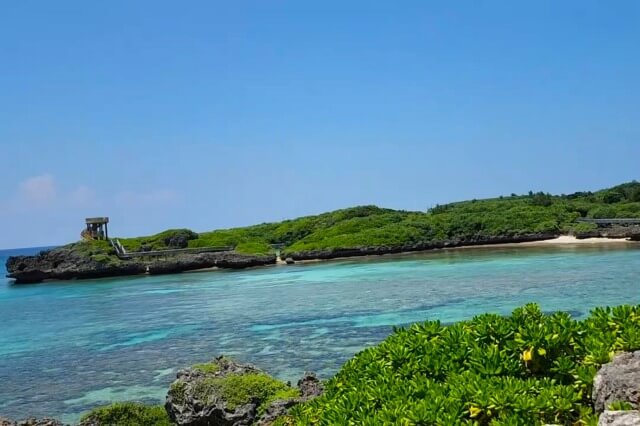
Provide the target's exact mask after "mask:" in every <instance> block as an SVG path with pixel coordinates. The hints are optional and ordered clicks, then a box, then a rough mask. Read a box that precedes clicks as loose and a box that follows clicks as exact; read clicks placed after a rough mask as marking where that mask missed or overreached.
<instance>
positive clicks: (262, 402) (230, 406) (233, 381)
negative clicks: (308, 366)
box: [165, 357, 323, 426]
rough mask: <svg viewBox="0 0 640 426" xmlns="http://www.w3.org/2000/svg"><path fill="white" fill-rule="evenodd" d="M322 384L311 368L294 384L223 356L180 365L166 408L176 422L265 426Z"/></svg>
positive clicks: (311, 395) (196, 425)
mask: <svg viewBox="0 0 640 426" xmlns="http://www.w3.org/2000/svg"><path fill="white" fill-rule="evenodd" d="M322 389H323V388H322V385H321V383H320V381H319V380H318V379H317V378H316V377H315V375H314V374H313V373H306V374H305V376H304V377H303V378H302V379H301V380H300V381H299V382H298V388H297V389H296V388H292V387H290V386H289V385H288V384H284V383H282V382H279V381H277V380H275V379H273V378H271V377H270V376H268V375H267V374H265V373H264V372H262V371H261V370H260V369H258V368H257V367H255V366H253V365H251V364H242V363H238V362H236V361H233V360H231V359H229V358H225V357H219V358H217V359H215V360H214V361H212V362H210V363H208V364H201V365H195V366H193V367H191V368H187V369H184V370H180V371H179V372H178V375H177V379H176V381H174V382H173V383H172V384H171V387H170V388H169V392H168V394H167V400H166V403H165V408H166V410H167V413H168V414H169V417H170V418H171V420H172V421H173V422H175V423H176V424H178V425H194V426H200V425H202V426H204V425H224V426H243V425H263V426H266V425H269V424H271V423H272V422H273V421H274V420H275V419H276V418H278V417H280V416H282V415H284V414H286V413H287V412H288V410H289V408H291V407H292V406H294V405H296V404H298V403H300V402H304V401H308V400H309V399H311V398H314V397H316V396H319V395H320V394H321V393H322Z"/></svg>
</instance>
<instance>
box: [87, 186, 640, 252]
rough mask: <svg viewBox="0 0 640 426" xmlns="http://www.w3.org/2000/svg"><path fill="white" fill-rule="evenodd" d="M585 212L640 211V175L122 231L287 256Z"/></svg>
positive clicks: (551, 231) (502, 228)
mask: <svg viewBox="0 0 640 426" xmlns="http://www.w3.org/2000/svg"><path fill="white" fill-rule="evenodd" d="M578 218H640V183H638V182H635V181H634V182H630V183H626V184H622V185H618V186H615V187H613V188H609V189H605V190H601V191H597V192H576V193H574V194H569V195H550V194H545V193H542V192H538V193H534V192H530V193H529V194H525V195H515V194H512V195H511V196H506V197H499V198H492V199H484V200H471V201H462V202H456V203H450V204H444V205H437V206H435V207H433V208H431V209H429V210H428V211H426V212H409V211H400V210H391V209H384V208H379V207H376V206H360V207H353V208H348V209H343V210H336V211H333V212H329V213H324V214H320V215H316V216H306V217H301V218H298V219H292V220H285V221H282V222H278V223H263V224H260V225H254V226H248V227H242V228H233V229H221V230H216V231H211V232H204V233H200V234H197V233H195V232H192V231H190V230H186V229H177V230H168V231H164V232H161V233H159V234H156V235H152V236H148V237H138V238H121V239H120V242H121V243H122V245H123V246H124V247H125V248H126V249H127V250H128V251H141V250H163V249H168V248H176V247H190V248H204V247H221V246H235V247H236V251H237V252H240V253H246V254H267V253H273V250H274V249H273V248H272V247H273V245H279V246H281V247H283V248H282V253H283V255H284V256H286V255H288V254H292V253H300V252H313V251H317V250H340V249H356V248H362V247H388V248H394V247H409V246H421V245H422V246H426V245H429V244H432V243H437V242H442V241H472V240H479V239H484V240H490V239H493V238H510V237H513V238H517V237H520V236H526V235H534V234H548V235H560V234H571V233H585V232H589V231H593V230H594V229H595V226H594V225H592V224H587V223H576V220H577V219H578ZM176 242H177V243H178V244H176ZM80 244H81V245H82V244H84V246H85V247H86V248H87V249H89V250H90V251H91V252H92V253H93V256H96V254H98V255H100V254H112V253H113V251H112V250H111V248H110V247H109V246H108V245H106V244H105V243H104V242H90V243H80ZM101 259H102V260H103V261H106V260H107V259H106V258H104V257H103V258H101Z"/></svg>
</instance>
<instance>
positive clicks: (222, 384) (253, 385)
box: [194, 373, 299, 410]
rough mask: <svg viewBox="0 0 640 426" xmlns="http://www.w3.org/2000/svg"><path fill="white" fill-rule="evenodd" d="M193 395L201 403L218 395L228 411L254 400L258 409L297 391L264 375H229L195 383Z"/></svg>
mask: <svg viewBox="0 0 640 426" xmlns="http://www.w3.org/2000/svg"><path fill="white" fill-rule="evenodd" d="M194 394H195V395H196V396H197V397H198V399H200V400H201V401H203V402H210V399H211V398H212V397H213V396H214V395H220V396H221V397H222V398H223V399H224V400H225V401H226V406H227V408H228V409H229V410H235V409H236V408H237V407H238V406H240V405H243V404H248V403H249V402H251V401H252V400H254V399H256V400H258V401H259V402H260V405H259V406H260V408H264V407H265V405H266V404H268V403H269V402H270V401H274V400H276V399H286V398H292V397H296V396H298V395H299V394H298V391H297V390H295V389H293V388H291V387H290V386H288V385H287V384H285V383H282V382H280V381H279V380H276V379H274V378H273V377H271V376H269V375H267V374H264V373H247V374H230V375H227V376H224V377H207V378H205V379H203V380H201V381H199V382H197V383H196V385H195V388H194Z"/></svg>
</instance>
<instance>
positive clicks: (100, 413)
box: [80, 402, 172, 426]
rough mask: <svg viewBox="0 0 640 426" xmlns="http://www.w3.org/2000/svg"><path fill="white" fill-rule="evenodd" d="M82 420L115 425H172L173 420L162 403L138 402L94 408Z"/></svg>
mask: <svg viewBox="0 0 640 426" xmlns="http://www.w3.org/2000/svg"><path fill="white" fill-rule="evenodd" d="M80 421H81V422H92V423H95V424H99V425H110V426H111V425H113V426H149V425H154V426H170V425H171V424H172V423H171V420H170V419H169V416H168V415H167V412H166V411H165V409H164V407H163V406H162V405H144V404H140V403H137V402H116V403H114V404H111V405H107V406H104V407H98V408H94V409H93V410H91V411H90V412H88V413H87V414H85V415H84V416H82V419H81V420H80Z"/></svg>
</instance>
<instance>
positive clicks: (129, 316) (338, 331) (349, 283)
mask: <svg viewBox="0 0 640 426" xmlns="http://www.w3.org/2000/svg"><path fill="white" fill-rule="evenodd" d="M38 251H39V249H21V250H19V251H11V250H9V251H6V250H5V251H0V262H2V265H4V263H5V261H6V257H7V256H9V255H12V254H29V253H37V252H38ZM0 268H1V269H3V267H0ZM3 275H4V274H3ZM638 277H640V249H639V248H638V247H637V246H635V245H629V246H627V245H624V246H623V245H619V246H616V247H602V246H599V247H598V246H581V247H575V246H549V247H526V248H525V247H522V248H520V247H518V248H476V249H465V250H450V251H436V252H431V253H424V254H413V255H403V256H389V257H387V256H382V257H376V258H366V259H355V260H354V259H349V260H342V261H333V262H322V263H313V264H304V265H292V266H273V267H263V268H256V269H250V270H243V271H211V272H195V273H184V274H177V275H164V276H138V277H124V278H110V279H100V280H87V281H69V282H48V283H43V284H30V285H15V284H12V283H10V282H9V280H6V279H4V278H0V327H1V328H0V383H2V386H0V416H5V417H10V418H23V417H26V416H27V415H34V416H45V415H46V416H53V417H57V418H59V419H62V420H63V421H66V422H75V421H77V419H78V418H79V416H80V414H81V413H82V412H84V411H86V410H89V409H91V408H92V407H95V406H96V405H101V404H108V403H110V402H113V401H116V400H139V401H143V402H149V403H159V402H162V401H163V400H164V396H165V394H166V390H167V388H168V385H169V384H170V383H171V381H172V380H173V378H174V377H175V373H176V371H177V369H178V368H180V367H185V366H188V365H191V364H194V363H197V362H203V361H207V360H209V359H211V358H213V357H215V356H217V355H220V354H225V355H230V356H233V357H236V358H238V359H239V360H241V361H246V362H252V363H255V364H256V365H258V366H259V367H261V368H262V369H264V370H266V371H267V372H269V373H271V374H273V375H275V376H276V377H278V378H281V379H283V380H291V381H295V380H296V379H297V378H298V377H300V376H301V375H302V374H303V372H304V371H305V370H312V371H316V372H318V373H319V375H320V376H321V377H323V378H328V377H330V376H331V375H332V374H334V373H335V372H336V371H337V370H338V369H339V368H340V366H341V365H342V364H343V363H344V362H345V361H346V360H347V359H349V358H350V357H351V356H353V355H354V354H355V353H356V352H358V351H360V350H362V349H363V348H366V347H368V346H371V345H375V344H376V343H378V342H380V341H381V340H383V339H384V338H385V337H386V336H387V335H388V334H389V333H391V332H392V330H393V327H394V326H402V325H405V324H409V323H411V322H416V321H423V320H427V319H439V320H441V321H443V322H453V321H458V320H461V319H465V318H470V317H472V316H474V315H476V314H480V313H484V312H496V313H500V314H507V313H509V312H510V311H511V310H512V309H513V308H515V307H517V306H519V305H522V304H524V303H528V302H537V303H539V304H540V305H541V306H542V309H543V310H545V311H554V310H563V311H568V312H570V313H571V314H572V315H574V316H575V317H578V318H579V317H583V316H585V315H586V314H587V313H588V312H589V310H590V309H591V308H593V307H595V306H600V305H618V304H624V303H633V304H638V303H640V285H639V279H638Z"/></svg>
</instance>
